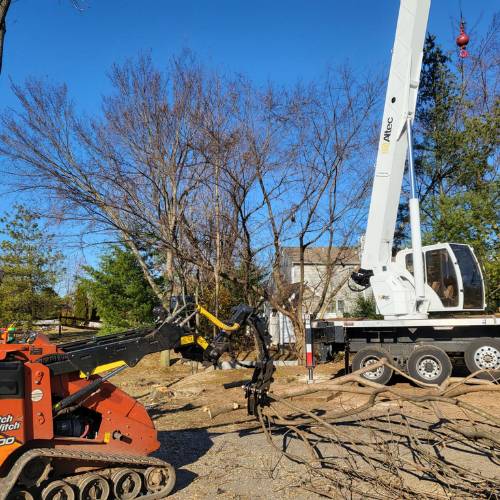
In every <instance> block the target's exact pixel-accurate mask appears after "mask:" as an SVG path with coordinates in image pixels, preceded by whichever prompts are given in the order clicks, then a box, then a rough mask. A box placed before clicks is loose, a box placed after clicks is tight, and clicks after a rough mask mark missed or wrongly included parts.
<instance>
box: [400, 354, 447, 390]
mask: <svg viewBox="0 0 500 500" xmlns="http://www.w3.org/2000/svg"><path fill="white" fill-rule="evenodd" d="M407 370H408V373H409V375H410V376H411V377H413V378H414V379H415V380H418V381H419V382H424V383H426V384H441V383H443V382H444V381H445V380H446V379H447V378H448V377H449V376H450V375H451V370H452V365H451V361H450V358H449V357H448V354H446V353H445V352H444V351H443V350H442V349H440V348H439V347H436V346H431V345H429V346H425V345H424V346H421V347H417V348H416V349H415V350H414V351H413V352H412V353H411V354H410V357H409V358H408V363H407Z"/></svg>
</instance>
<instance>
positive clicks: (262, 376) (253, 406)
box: [244, 359, 276, 416]
mask: <svg viewBox="0 0 500 500" xmlns="http://www.w3.org/2000/svg"><path fill="white" fill-rule="evenodd" d="M275 369H276V368H275V367H274V364H273V360H272V359H267V360H264V361H258V362H257V363H256V365H255V369H254V372H253V375H252V380H251V381H250V382H247V383H246V384H245V386H244V388H245V398H246V400H247V411H248V414H249V415H254V416H257V407H258V406H268V405H269V403H270V398H269V396H268V392H269V388H270V386H271V383H272V382H273V380H274V379H273V373H274V370H275Z"/></svg>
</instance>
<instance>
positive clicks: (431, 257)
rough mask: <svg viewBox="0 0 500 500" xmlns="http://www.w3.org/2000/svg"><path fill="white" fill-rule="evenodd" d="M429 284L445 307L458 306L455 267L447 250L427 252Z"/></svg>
mask: <svg viewBox="0 0 500 500" xmlns="http://www.w3.org/2000/svg"><path fill="white" fill-rule="evenodd" d="M425 267H426V278H427V284H428V285H429V286H430V287H431V288H432V289H433V290H434V291H435V292H436V293H437V295H438V297H439V298H440V299H441V302H442V303H443V306H444V307H457V306H458V299H459V296H458V283H457V275H456V273H455V266H454V265H453V261H452V258H451V255H450V254H449V253H448V250H447V249H446V248H438V249H435V250H428V251H427V252H425Z"/></svg>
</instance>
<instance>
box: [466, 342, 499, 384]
mask: <svg viewBox="0 0 500 500" xmlns="http://www.w3.org/2000/svg"><path fill="white" fill-rule="evenodd" d="M464 358H465V364H466V366H467V369H468V370H469V371H470V372H471V373H474V372H477V371H479V370H485V369H486V370H491V371H489V372H484V373H480V374H479V375H477V377H478V378H482V379H486V380H493V379H499V378H500V340H498V339H478V340H473V341H472V342H471V343H470V344H469V345H468V346H467V348H466V349H465V356H464Z"/></svg>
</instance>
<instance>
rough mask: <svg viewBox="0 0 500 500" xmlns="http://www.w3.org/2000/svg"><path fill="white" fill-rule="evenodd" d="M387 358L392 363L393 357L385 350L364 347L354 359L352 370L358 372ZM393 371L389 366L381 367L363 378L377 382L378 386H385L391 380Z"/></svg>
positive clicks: (363, 375)
mask: <svg viewBox="0 0 500 500" xmlns="http://www.w3.org/2000/svg"><path fill="white" fill-rule="evenodd" d="M382 358H386V359H387V361H388V362H389V363H392V357H391V355H390V354H389V353H388V352H387V351H385V350H384V349H377V348H374V347H363V349H361V350H360V351H358V352H357V353H356V354H355V355H354V356H353V358H352V370H353V371H357V370H359V369H361V368H364V367H365V366H367V365H369V364H371V363H376V362H377V361H378V360H379V359H382ZM392 373H393V370H392V369H391V368H389V367H387V366H380V367H379V368H376V369H375V370H373V371H370V372H365V373H363V374H362V375H361V377H363V378H365V379H366V380H369V381H370V382H376V383H377V384H382V385H385V384H387V383H388V382H389V380H391V377H392Z"/></svg>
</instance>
